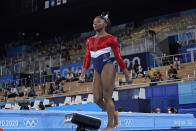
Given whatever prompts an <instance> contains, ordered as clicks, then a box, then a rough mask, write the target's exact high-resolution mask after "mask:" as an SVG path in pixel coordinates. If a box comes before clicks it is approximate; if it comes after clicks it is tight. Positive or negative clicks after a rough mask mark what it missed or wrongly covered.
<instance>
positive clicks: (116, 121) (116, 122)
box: [113, 111, 119, 128]
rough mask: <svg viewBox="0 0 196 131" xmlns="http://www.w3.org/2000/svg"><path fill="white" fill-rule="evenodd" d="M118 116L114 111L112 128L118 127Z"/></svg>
mask: <svg viewBox="0 0 196 131" xmlns="http://www.w3.org/2000/svg"><path fill="white" fill-rule="evenodd" d="M118 116H119V114H118V111H115V112H114V125H113V127H114V128H116V127H117V126H118Z"/></svg>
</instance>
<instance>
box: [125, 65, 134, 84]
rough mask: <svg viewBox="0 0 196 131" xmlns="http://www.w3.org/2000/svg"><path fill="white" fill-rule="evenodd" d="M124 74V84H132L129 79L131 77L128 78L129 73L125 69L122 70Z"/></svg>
mask: <svg viewBox="0 0 196 131" xmlns="http://www.w3.org/2000/svg"><path fill="white" fill-rule="evenodd" d="M124 74H125V79H126V82H127V83H128V84H132V82H133V81H132V79H131V77H130V74H129V72H128V70H127V69H125V70H124Z"/></svg>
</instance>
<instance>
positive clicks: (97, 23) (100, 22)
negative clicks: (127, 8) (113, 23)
mask: <svg viewBox="0 0 196 131" xmlns="http://www.w3.org/2000/svg"><path fill="white" fill-rule="evenodd" d="M106 26H107V24H106V22H105V20H104V19H102V18H101V17H99V16H97V17H95V19H94V21H93V28H94V30H95V31H98V32H100V31H102V30H103V29H104V30H105V27H106Z"/></svg>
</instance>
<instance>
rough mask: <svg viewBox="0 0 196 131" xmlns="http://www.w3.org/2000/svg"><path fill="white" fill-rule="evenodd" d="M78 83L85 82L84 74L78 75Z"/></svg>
mask: <svg viewBox="0 0 196 131" xmlns="http://www.w3.org/2000/svg"><path fill="white" fill-rule="evenodd" d="M79 82H85V74H81V75H80V77H79Z"/></svg>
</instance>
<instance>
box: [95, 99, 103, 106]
mask: <svg viewBox="0 0 196 131" xmlns="http://www.w3.org/2000/svg"><path fill="white" fill-rule="evenodd" d="M94 102H95V103H96V104H98V105H99V104H102V103H103V98H94Z"/></svg>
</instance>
